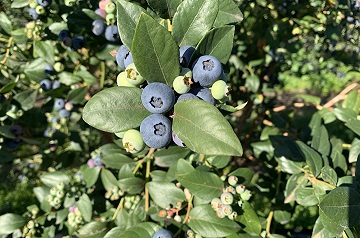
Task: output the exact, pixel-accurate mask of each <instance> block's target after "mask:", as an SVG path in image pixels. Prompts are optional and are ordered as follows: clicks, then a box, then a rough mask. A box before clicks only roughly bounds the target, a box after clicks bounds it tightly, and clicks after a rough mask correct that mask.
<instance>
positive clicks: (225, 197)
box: [220, 192, 234, 205]
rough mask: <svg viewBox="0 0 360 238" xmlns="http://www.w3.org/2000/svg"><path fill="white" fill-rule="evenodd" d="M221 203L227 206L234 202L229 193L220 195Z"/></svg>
mask: <svg viewBox="0 0 360 238" xmlns="http://www.w3.org/2000/svg"><path fill="white" fill-rule="evenodd" d="M220 199H221V202H222V203H223V204H224V205H228V204H232V203H233V201H234V196H233V195H232V194H231V193H229V192H225V193H223V194H221V197H220Z"/></svg>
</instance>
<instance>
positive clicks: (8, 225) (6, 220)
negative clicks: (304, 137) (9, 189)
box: [0, 213, 27, 235]
mask: <svg viewBox="0 0 360 238" xmlns="http://www.w3.org/2000/svg"><path fill="white" fill-rule="evenodd" d="M26 222H27V219H26V218H25V217H22V216H20V215H17V214H13V213H7V214H4V215H2V216H0V227H1V229H0V235H8V234H11V233H13V232H14V231H15V230H16V229H18V228H21V227H23V226H24V225H25V224H26Z"/></svg>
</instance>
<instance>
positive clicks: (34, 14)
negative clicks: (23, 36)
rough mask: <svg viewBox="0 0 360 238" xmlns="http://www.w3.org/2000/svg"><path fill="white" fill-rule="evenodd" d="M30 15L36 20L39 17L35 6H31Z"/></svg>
mask: <svg viewBox="0 0 360 238" xmlns="http://www.w3.org/2000/svg"><path fill="white" fill-rule="evenodd" d="M29 15H30V16H31V17H32V19H34V20H36V19H38V18H39V14H37V12H36V10H35V8H29Z"/></svg>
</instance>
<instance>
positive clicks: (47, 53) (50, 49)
mask: <svg viewBox="0 0 360 238" xmlns="http://www.w3.org/2000/svg"><path fill="white" fill-rule="evenodd" d="M33 47H34V55H36V58H42V59H44V60H45V61H46V62H47V63H48V64H51V65H53V64H54V63H55V48H54V46H53V45H52V43H51V41H38V40H35V41H34V44H33Z"/></svg>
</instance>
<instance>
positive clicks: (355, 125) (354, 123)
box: [345, 120, 360, 136]
mask: <svg viewBox="0 0 360 238" xmlns="http://www.w3.org/2000/svg"><path fill="white" fill-rule="evenodd" d="M345 126H347V127H348V128H349V129H350V130H352V131H353V132H355V133H356V134H357V135H358V136H360V121H359V120H350V121H348V122H346V123H345Z"/></svg>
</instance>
